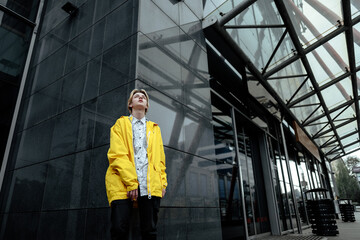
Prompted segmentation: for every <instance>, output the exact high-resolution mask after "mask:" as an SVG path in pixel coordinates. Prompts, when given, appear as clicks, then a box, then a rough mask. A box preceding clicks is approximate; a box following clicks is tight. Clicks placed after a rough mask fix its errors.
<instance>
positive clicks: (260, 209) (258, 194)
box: [212, 93, 270, 239]
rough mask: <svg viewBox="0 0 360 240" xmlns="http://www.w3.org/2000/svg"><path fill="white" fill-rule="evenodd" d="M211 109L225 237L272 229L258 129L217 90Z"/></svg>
mask: <svg viewBox="0 0 360 240" xmlns="http://www.w3.org/2000/svg"><path fill="white" fill-rule="evenodd" d="M212 113H213V123H214V141H215V149H216V150H215V154H216V156H215V158H216V166H217V174H218V188H219V211H220V215H221V227H222V236H223V239H234V238H239V239H247V238H248V237H249V236H252V235H256V234H260V233H264V232H269V231H270V224H269V214H268V208H267V200H266V195H265V187H264V179H263V170H262V165H261V159H260V154H259V152H260V151H261V150H260V148H259V143H258V137H259V136H258V134H259V133H258V132H257V131H252V130H251V129H252V127H249V126H250V125H251V123H250V122H249V121H248V120H246V119H245V118H244V117H243V115H242V114H241V113H240V111H238V110H237V109H236V108H234V106H231V104H229V103H228V102H226V100H224V99H222V98H221V97H220V96H219V95H217V94H216V93H213V94H212Z"/></svg>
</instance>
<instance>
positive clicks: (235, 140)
mask: <svg viewBox="0 0 360 240" xmlns="http://www.w3.org/2000/svg"><path fill="white" fill-rule="evenodd" d="M231 120H232V125H233V130H234V142H235V151H236V154H235V157H236V161H237V164H238V166H239V168H238V169H239V182H240V183H239V187H240V198H241V202H242V209H243V216H244V230H245V239H249V232H248V229H247V221H246V210H245V194H244V186H243V176H242V172H241V164H240V158H239V142H238V138H237V129H236V121H235V109H234V107H231Z"/></svg>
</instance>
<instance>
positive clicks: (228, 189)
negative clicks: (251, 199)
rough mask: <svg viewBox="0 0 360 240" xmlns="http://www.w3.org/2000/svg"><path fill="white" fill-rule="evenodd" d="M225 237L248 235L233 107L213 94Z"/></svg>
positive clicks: (216, 152) (222, 223)
mask: <svg viewBox="0 0 360 240" xmlns="http://www.w3.org/2000/svg"><path fill="white" fill-rule="evenodd" d="M211 97H212V98H211V103H212V112H213V113H212V115H213V121H212V122H213V129H214V144H215V157H216V169H217V174H218V187H219V202H220V203H219V206H220V216H221V227H222V239H234V238H239V239H243V238H245V229H244V223H245V219H244V216H243V205H242V200H241V197H240V186H239V183H240V180H239V177H238V175H239V171H238V165H237V160H236V152H235V143H234V132H233V128H232V120H231V114H230V106H229V105H227V104H226V103H224V102H223V101H222V100H221V99H220V98H219V97H217V96H216V95H214V94H213V95H212V96H211Z"/></svg>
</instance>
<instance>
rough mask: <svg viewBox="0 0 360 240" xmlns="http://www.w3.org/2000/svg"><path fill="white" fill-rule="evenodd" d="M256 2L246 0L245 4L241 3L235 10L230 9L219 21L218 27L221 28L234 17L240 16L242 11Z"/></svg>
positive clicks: (254, 0)
mask: <svg viewBox="0 0 360 240" xmlns="http://www.w3.org/2000/svg"><path fill="white" fill-rule="evenodd" d="M255 2H256V0H247V1H245V2H242V3H241V4H239V5H237V6H236V7H235V8H233V9H231V10H230V11H229V12H227V13H226V14H225V15H224V16H223V17H222V18H221V19H220V20H219V25H220V26H221V27H222V26H224V25H225V24H226V23H227V22H229V21H230V20H232V19H233V18H234V17H235V16H236V15H238V14H240V13H241V12H242V11H244V10H245V9H247V8H248V7H250V6H251V5H252V4H253V3H255Z"/></svg>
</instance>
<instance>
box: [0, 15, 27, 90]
mask: <svg viewBox="0 0 360 240" xmlns="http://www.w3.org/2000/svg"><path fill="white" fill-rule="evenodd" d="M0 22H1V24H0V36H1V44H0V52H1V57H0V72H2V73H5V74H6V75H4V76H2V78H5V76H6V78H7V79H6V80H7V81H10V82H13V83H14V84H17V83H18V81H19V80H20V79H19V75H21V72H22V69H23V66H24V63H25V59H26V54H27V51H28V45H29V43H30V34H31V31H32V28H31V27H29V26H27V25H25V24H24V23H22V22H20V21H19V20H18V19H17V18H14V17H12V16H10V15H8V14H6V13H4V12H2V11H0Z"/></svg>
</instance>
